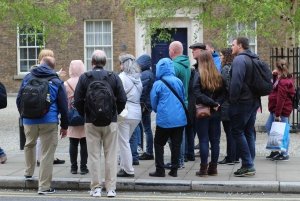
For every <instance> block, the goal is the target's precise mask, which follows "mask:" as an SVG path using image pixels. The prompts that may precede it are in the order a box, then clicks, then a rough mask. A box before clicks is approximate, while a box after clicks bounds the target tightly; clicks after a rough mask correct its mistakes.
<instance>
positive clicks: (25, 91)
mask: <svg viewBox="0 0 300 201" xmlns="http://www.w3.org/2000/svg"><path fill="white" fill-rule="evenodd" d="M53 78H58V77H57V76H50V77H42V78H40V77H35V76H34V75H32V78H31V79H30V80H29V81H28V82H27V84H26V85H25V86H23V87H22V89H21V93H20V94H21V95H20V98H19V104H18V105H19V107H20V108H18V109H19V112H20V115H21V117H22V118H27V119H40V118H42V117H44V116H45V115H46V114H47V113H48V112H49V110H50V106H51V105H52V104H53V103H54V102H55V100H52V102H51V100H50V91H49V84H52V82H51V80H52V79H53Z"/></svg>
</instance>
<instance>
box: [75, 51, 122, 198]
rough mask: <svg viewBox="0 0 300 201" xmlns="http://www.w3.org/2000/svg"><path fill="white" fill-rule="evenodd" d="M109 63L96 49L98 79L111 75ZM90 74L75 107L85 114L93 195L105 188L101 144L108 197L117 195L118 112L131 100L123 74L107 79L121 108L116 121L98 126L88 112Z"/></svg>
mask: <svg viewBox="0 0 300 201" xmlns="http://www.w3.org/2000/svg"><path fill="white" fill-rule="evenodd" d="M105 64H106V55H105V52H103V51H101V50H95V51H94V52H93V54H92V59H91V65H92V66H93V70H92V71H91V72H92V76H93V77H94V78H95V79H97V80H103V79H104V78H105V76H107V71H106V70H104V66H105ZM91 82H92V81H91V80H89V78H88V77H87V74H86V73H84V74H82V75H81V76H80V77H79V80H78V83H77V86H76V90H75V94H74V99H75V106H76V108H77V110H78V113H79V114H80V115H81V116H85V125H86V127H85V128H86V129H87V130H86V143H87V148H88V156H89V157H88V160H89V164H90V171H91V185H90V187H91V191H90V195H91V196H95V197H100V196H101V191H102V187H103V184H102V176H101V165H100V161H101V146H102V144H103V150H104V153H105V154H104V155H105V186H106V191H107V196H108V197H115V196H116V192H115V190H116V177H117V166H118V163H117V147H118V141H117V139H118V135H117V115H118V114H120V113H121V112H122V111H123V109H124V108H125V104H126V101H127V98H126V94H125V91H124V88H123V84H122V81H121V80H120V78H119V76H118V75H117V74H116V73H114V72H112V74H111V76H109V77H108V79H107V82H108V84H109V85H110V86H111V88H112V91H113V93H114V96H115V100H116V106H117V111H116V112H115V113H114V114H113V118H112V122H111V123H110V124H109V125H108V126H100V127H98V126H95V125H93V124H92V123H91V122H92V121H91V119H89V117H88V115H86V113H87V111H86V110H85V109H86V107H85V99H86V92H87V88H88V86H89V84H90V83H91Z"/></svg>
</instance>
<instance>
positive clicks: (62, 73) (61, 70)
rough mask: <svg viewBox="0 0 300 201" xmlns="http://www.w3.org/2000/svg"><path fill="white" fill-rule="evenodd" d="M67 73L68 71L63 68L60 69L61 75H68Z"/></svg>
mask: <svg viewBox="0 0 300 201" xmlns="http://www.w3.org/2000/svg"><path fill="white" fill-rule="evenodd" d="M66 75H67V72H66V71H64V70H63V69H62V68H61V69H60V70H59V76H60V77H66Z"/></svg>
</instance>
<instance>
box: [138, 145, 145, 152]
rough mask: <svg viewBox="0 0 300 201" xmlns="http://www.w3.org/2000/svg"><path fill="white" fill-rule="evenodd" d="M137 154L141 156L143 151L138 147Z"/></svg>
mask: <svg viewBox="0 0 300 201" xmlns="http://www.w3.org/2000/svg"><path fill="white" fill-rule="evenodd" d="M137 152H138V154H143V153H144V152H143V149H142V148H141V147H140V146H138V147H137Z"/></svg>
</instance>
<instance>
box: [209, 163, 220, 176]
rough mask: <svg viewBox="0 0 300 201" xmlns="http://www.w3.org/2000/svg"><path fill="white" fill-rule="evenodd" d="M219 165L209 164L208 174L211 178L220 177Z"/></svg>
mask: <svg viewBox="0 0 300 201" xmlns="http://www.w3.org/2000/svg"><path fill="white" fill-rule="evenodd" d="M217 166H218V164H217V163H209V166H208V169H207V174H208V175H210V176H218V171H217Z"/></svg>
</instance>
